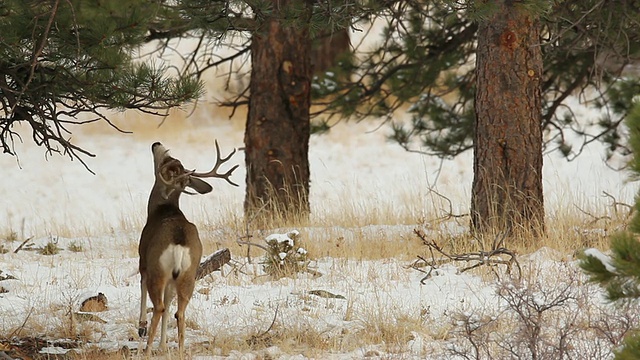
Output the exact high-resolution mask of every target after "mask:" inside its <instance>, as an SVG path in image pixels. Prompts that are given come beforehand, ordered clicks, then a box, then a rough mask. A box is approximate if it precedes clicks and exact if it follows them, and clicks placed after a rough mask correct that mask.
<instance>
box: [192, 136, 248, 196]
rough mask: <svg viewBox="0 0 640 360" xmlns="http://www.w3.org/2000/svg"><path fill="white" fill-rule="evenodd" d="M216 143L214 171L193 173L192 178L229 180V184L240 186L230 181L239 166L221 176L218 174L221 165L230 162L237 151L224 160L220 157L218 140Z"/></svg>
mask: <svg viewBox="0 0 640 360" xmlns="http://www.w3.org/2000/svg"><path fill="white" fill-rule="evenodd" d="M215 143H216V164H215V165H214V166H213V169H211V170H210V171H208V172H206V173H198V172H195V171H194V172H191V174H190V175H191V176H195V177H199V178H220V179H225V180H227V182H228V183H229V184H231V185H233V186H238V184H236V183H234V182H233V181H231V179H229V177H230V176H231V174H232V173H233V171H234V170H235V169H237V168H238V166H239V165H236V166H234V167H232V168H231V170H229V171H227V172H226V173H224V174H219V173H218V168H219V167H220V165H222V164H224V163H225V162H226V161H228V160H229V159H231V157H232V156H233V154H235V153H236V149H233V151H232V152H231V153H230V154H229V155H227V156H226V157H224V158H222V157H220V146H219V145H218V140H216V141H215Z"/></svg>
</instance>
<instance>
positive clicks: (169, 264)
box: [160, 244, 191, 274]
mask: <svg viewBox="0 0 640 360" xmlns="http://www.w3.org/2000/svg"><path fill="white" fill-rule="evenodd" d="M189 266H191V257H190V251H189V248H188V247H185V246H182V245H176V244H171V245H169V247H167V249H166V250H165V251H164V252H163V253H162V255H160V267H161V268H162V270H163V271H164V273H165V274H173V273H178V274H179V273H182V272H183V271H185V270H187V269H188V268H189Z"/></svg>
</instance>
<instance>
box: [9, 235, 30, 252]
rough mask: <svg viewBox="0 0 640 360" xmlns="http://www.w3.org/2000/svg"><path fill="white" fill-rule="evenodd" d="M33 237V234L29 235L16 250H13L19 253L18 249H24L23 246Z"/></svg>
mask: <svg viewBox="0 0 640 360" xmlns="http://www.w3.org/2000/svg"><path fill="white" fill-rule="evenodd" d="M31 239H33V236H30V237H28V238H27V239H26V240H25V241H23V242H22V244H20V246H18V248H17V249H15V251H14V252H13V253H14V254H17V253H18V251H20V250H21V249H22V247H23V246H25V245H26V244H27V243H28V242H29V240H31Z"/></svg>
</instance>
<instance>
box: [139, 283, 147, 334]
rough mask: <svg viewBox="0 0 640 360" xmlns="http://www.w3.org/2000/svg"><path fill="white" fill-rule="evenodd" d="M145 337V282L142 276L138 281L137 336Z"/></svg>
mask: <svg viewBox="0 0 640 360" xmlns="http://www.w3.org/2000/svg"><path fill="white" fill-rule="evenodd" d="M146 335H147V282H146V279H145V277H144V276H142V278H141V279H140V318H139V321H138V336H140V337H143V336H146Z"/></svg>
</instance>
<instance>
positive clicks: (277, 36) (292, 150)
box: [245, 0, 311, 220]
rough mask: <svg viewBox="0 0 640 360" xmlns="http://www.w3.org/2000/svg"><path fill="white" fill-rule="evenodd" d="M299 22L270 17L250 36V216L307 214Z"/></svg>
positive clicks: (306, 70)
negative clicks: (283, 22)
mask: <svg viewBox="0 0 640 360" xmlns="http://www.w3.org/2000/svg"><path fill="white" fill-rule="evenodd" d="M294 1H295V0H294ZM297 5H300V3H297ZM274 6H275V7H276V10H278V9H281V8H283V7H284V6H289V4H288V1H278V2H274ZM306 9H307V11H308V13H309V14H310V8H308V7H307V8H306ZM299 21H301V22H302V23H300V24H295V25H289V26H284V25H283V24H282V23H281V22H280V21H279V20H278V19H277V17H274V18H272V19H270V20H267V21H266V22H265V23H264V26H263V27H262V28H261V29H260V30H259V31H258V32H256V33H254V34H253V37H252V42H251V66H252V68H251V85H250V91H251V97H250V100H249V114H248V117H247V126H246V130H245V151H246V160H245V161H246V167H247V178H246V184H247V192H246V197H245V216H246V217H247V218H248V219H253V218H254V216H255V215H256V214H257V215H258V216H259V217H260V218H263V219H265V218H266V219H284V220H289V219H292V218H297V217H300V216H301V217H303V218H304V217H306V216H307V215H308V213H309V197H308V194H309V159H308V152H309V131H310V124H309V107H310V103H311V101H310V92H309V91H310V80H311V66H310V57H309V52H310V46H311V45H310V44H311V41H310V39H309V34H308V30H307V26H305V25H306V23H305V22H304V20H299Z"/></svg>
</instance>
